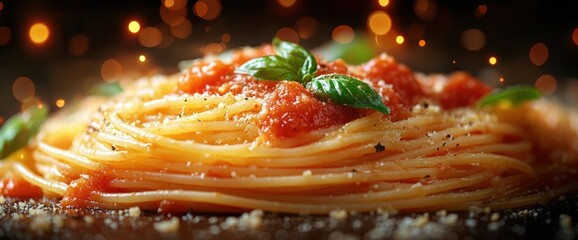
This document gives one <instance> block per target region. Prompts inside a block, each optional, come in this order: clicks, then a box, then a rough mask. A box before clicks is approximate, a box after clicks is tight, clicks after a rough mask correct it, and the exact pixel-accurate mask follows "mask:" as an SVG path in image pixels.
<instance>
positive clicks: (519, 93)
mask: <svg viewBox="0 0 578 240" xmlns="http://www.w3.org/2000/svg"><path fill="white" fill-rule="evenodd" d="M541 96H542V95H541V94H540V91H538V89H536V88H534V87H531V86H524V85H517V86H511V87H508V88H505V89H503V90H498V91H495V92H493V93H490V94H489V95H486V96H485V97H483V98H482V99H480V100H479V101H478V102H477V104H476V105H477V107H479V108H482V107H487V106H492V105H495V104H497V103H499V102H502V101H509V102H511V103H512V104H513V105H514V106H516V105H519V104H520V103H522V102H525V101H529V100H535V99H538V98H540V97H541Z"/></svg>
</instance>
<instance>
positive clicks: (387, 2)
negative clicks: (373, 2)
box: [378, 0, 389, 7]
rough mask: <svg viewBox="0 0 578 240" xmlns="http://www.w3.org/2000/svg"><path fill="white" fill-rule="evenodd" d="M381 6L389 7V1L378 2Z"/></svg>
mask: <svg viewBox="0 0 578 240" xmlns="http://www.w3.org/2000/svg"><path fill="white" fill-rule="evenodd" d="M378 2H379V6H382V7H387V5H389V0H378Z"/></svg>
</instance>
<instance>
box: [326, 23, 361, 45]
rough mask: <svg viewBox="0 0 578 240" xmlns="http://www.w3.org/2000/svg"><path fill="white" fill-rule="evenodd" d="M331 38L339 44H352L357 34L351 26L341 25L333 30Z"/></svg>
mask: <svg viewBox="0 0 578 240" xmlns="http://www.w3.org/2000/svg"><path fill="white" fill-rule="evenodd" d="M331 36H332V38H333V41H335V42H337V43H350V42H351V41H353V38H355V33H354V32H353V28H351V27H350V26H347V25H339V26H337V27H335V28H334V29H333V32H332V34H331Z"/></svg>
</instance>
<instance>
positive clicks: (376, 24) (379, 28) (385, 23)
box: [367, 11, 391, 35]
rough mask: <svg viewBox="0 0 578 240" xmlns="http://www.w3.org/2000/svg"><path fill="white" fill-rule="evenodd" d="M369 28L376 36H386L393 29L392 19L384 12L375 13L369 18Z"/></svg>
mask: <svg viewBox="0 0 578 240" xmlns="http://www.w3.org/2000/svg"><path fill="white" fill-rule="evenodd" d="M367 26H368V28H369V30H371V32H373V33H375V34H376V35H385V34H386V33H387V32H389V30H390V29H391V18H390V17H389V15H388V14H387V13H386V12H384V11H375V12H373V13H371V15H369V17H368V18H367Z"/></svg>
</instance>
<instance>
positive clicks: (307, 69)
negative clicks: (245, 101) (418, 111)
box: [235, 38, 390, 114]
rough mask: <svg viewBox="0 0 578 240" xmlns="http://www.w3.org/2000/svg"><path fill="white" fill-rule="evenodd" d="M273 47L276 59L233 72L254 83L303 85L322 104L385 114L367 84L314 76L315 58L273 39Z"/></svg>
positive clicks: (340, 77)
mask: <svg viewBox="0 0 578 240" xmlns="http://www.w3.org/2000/svg"><path fill="white" fill-rule="evenodd" d="M273 47H274V49H275V51H276V52H277V54H278V55H269V56H264V57H259V58H254V59H251V60H249V61H247V62H246V63H244V64H243V65H241V66H240V67H239V68H237V69H236V70H235V72H236V73H241V74H249V75H251V76H253V77H255V78H256V79H258V80H276V81H283V80H287V81H295V82H299V83H301V84H302V85H304V86H305V87H306V88H307V90H309V91H311V92H312V93H313V94H314V95H315V96H316V97H317V98H319V99H320V100H322V101H327V100H331V102H333V103H335V104H340V105H347V106H351V107H355V108H368V109H373V110H377V111H380V112H382V113H384V114H389V112H390V110H389V108H388V107H387V106H386V105H385V104H383V101H382V99H381V96H380V95H379V94H378V93H377V92H376V91H375V90H374V89H373V88H371V86H369V85H368V84H367V83H365V82H363V81H361V80H359V79H356V78H353V77H350V76H346V75H342V74H324V75H320V76H317V77H316V76H315V75H316V73H317V61H316V60H315V56H313V54H312V53H311V52H310V51H309V50H307V49H305V48H304V47H302V46H300V45H298V44H295V43H291V42H285V41H281V40H279V39H278V38H275V39H273Z"/></svg>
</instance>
